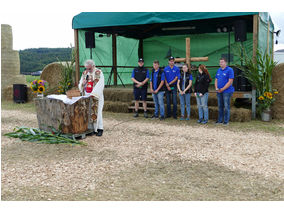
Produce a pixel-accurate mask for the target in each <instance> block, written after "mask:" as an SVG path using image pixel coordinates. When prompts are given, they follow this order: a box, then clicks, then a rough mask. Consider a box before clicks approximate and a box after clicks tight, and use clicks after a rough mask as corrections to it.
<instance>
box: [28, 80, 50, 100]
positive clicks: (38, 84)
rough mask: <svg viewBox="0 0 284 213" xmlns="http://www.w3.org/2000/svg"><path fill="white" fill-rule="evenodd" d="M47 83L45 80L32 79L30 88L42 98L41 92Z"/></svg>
mask: <svg viewBox="0 0 284 213" xmlns="http://www.w3.org/2000/svg"><path fill="white" fill-rule="evenodd" d="M47 86H48V83H47V81H45V80H33V81H32V82H31V89H32V91H33V92H34V93H36V94H37V97H38V98H43V93H44V92H45V90H46V89H47Z"/></svg>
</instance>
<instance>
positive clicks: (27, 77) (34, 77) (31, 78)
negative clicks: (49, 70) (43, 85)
mask: <svg viewBox="0 0 284 213" xmlns="http://www.w3.org/2000/svg"><path fill="white" fill-rule="evenodd" d="M39 79H40V76H32V75H26V81H27V84H28V85H29V84H30V83H31V82H32V81H33V80H39Z"/></svg>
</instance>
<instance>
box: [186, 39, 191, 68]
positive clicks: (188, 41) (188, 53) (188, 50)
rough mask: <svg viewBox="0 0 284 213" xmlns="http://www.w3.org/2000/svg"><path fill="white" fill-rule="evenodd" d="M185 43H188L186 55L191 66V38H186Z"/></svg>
mask: <svg viewBox="0 0 284 213" xmlns="http://www.w3.org/2000/svg"><path fill="white" fill-rule="evenodd" d="M185 44H186V49H185V51H186V55H185V58H186V60H185V62H186V63H187V65H188V67H190V38H186V39H185Z"/></svg>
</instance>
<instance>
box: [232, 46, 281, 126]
mask: <svg viewBox="0 0 284 213" xmlns="http://www.w3.org/2000/svg"><path fill="white" fill-rule="evenodd" d="M272 55H273V54H272V53H270V54H269V53H268V52H264V53H262V52H260V51H259V50H257V51H256V57H255V60H254V59H253V57H252V56H250V55H249V54H247V52H246V50H245V49H244V48H242V47H241V48H239V56H240V59H241V62H242V65H239V64H236V65H235V66H236V67H238V68H239V69H240V70H242V71H243V73H244V76H245V77H246V78H247V79H248V80H249V82H250V83H251V85H252V86H253V87H254V88H255V90H256V96H257V112H258V114H260V116H261V119H262V120H263V121H270V120H271V117H272V116H271V114H272V113H271V105H272V104H273V102H274V101H275V96H276V95H277V94H278V91H277V90H276V89H273V88H272V71H273V69H274V68H275V67H276V65H277V62H276V61H274V60H273V56H272Z"/></svg>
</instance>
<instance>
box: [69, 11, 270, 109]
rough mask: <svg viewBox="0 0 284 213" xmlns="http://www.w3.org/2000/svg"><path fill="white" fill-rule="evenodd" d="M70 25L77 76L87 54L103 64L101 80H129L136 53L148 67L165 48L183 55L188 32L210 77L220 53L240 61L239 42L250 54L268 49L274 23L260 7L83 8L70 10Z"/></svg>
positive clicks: (165, 52) (192, 50)
mask: <svg viewBox="0 0 284 213" xmlns="http://www.w3.org/2000/svg"><path fill="white" fill-rule="evenodd" d="M240 20H241V21H242V22H244V23H245V34H246V39H245V40H244V41H242V42H238V41H236V39H235V32H236V29H234V27H235V23H236V22H238V21H240ZM72 28H73V29H74V33H75V34H74V35H75V48H76V50H77V52H76V53H77V54H76V81H77V82H78V81H79V78H80V73H82V71H83V70H84V66H83V65H84V61H85V60H87V59H89V58H92V59H94V61H95V62H96V66H97V67H100V68H102V69H103V71H104V75H105V83H106V84H113V85H119V84H122V83H124V84H131V83H132V82H131V78H130V76H131V71H132V70H133V68H134V67H136V66H137V60H138V58H139V57H143V58H144V60H145V66H148V67H151V66H152V62H153V61H154V60H155V59H157V60H159V61H160V64H161V66H166V65H167V62H168V60H167V57H166V56H167V55H168V54H171V55H173V56H175V57H181V58H184V57H185V55H186V49H185V46H186V42H185V38H187V37H190V55H191V57H204V56H208V57H209V60H208V61H205V62H202V63H203V64H205V65H206V66H207V68H208V70H209V72H210V74H211V76H212V77H213V78H214V76H215V73H216V71H217V68H218V63H219V58H220V57H221V56H225V57H227V59H229V63H232V64H233V63H239V58H238V57H236V56H235V55H234V54H233V53H234V52H235V51H236V49H238V46H239V45H240V44H241V45H242V46H243V47H244V48H245V49H246V51H247V52H248V53H249V54H251V55H253V56H255V55H256V50H257V48H258V49H260V50H262V51H271V50H273V35H274V25H273V23H272V20H271V18H270V16H269V14H268V13H265V12H83V13H80V14H78V15H76V16H74V18H73V21H72ZM86 32H92V33H94V34H95V36H94V37H95V48H86V43H85V42H86V41H85V39H86V37H85V33H86ZM192 64H193V65H198V64H200V62H195V63H193V62H192ZM112 74H113V77H112ZM118 77H119V80H120V81H118ZM253 105H255V104H253ZM253 111H254V110H253Z"/></svg>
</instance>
